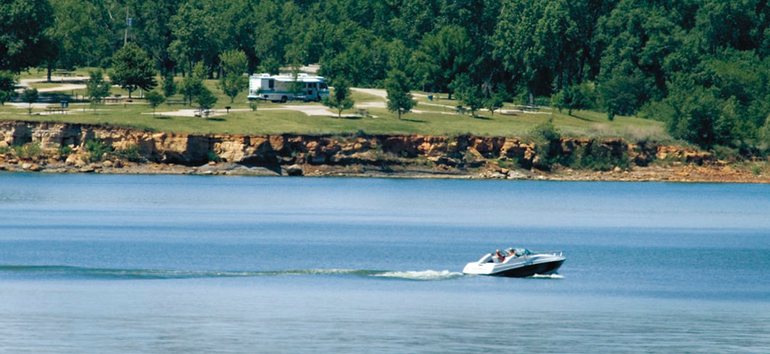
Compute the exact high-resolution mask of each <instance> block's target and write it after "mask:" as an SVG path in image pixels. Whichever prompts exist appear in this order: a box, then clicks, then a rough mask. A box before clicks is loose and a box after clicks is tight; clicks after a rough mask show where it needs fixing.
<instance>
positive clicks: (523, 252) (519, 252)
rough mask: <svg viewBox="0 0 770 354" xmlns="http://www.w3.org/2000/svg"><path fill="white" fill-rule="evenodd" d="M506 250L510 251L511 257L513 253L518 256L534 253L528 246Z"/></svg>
mask: <svg viewBox="0 0 770 354" xmlns="http://www.w3.org/2000/svg"><path fill="white" fill-rule="evenodd" d="M506 251H508V257H510V256H511V255H516V257H521V256H528V255H530V254H532V252H530V251H529V250H528V249H526V248H509V249H507V250H506Z"/></svg>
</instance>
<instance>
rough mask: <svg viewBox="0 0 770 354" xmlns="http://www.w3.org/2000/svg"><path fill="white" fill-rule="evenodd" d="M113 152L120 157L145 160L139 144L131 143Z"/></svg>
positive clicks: (129, 159)
mask: <svg viewBox="0 0 770 354" xmlns="http://www.w3.org/2000/svg"><path fill="white" fill-rule="evenodd" d="M113 154H114V155H115V156H116V157H118V158H121V159H124V160H127V161H131V162H140V161H142V160H144V159H143V158H142V154H141V153H139V146H137V145H131V146H129V147H127V148H125V149H119V150H115V152H114V153H113Z"/></svg>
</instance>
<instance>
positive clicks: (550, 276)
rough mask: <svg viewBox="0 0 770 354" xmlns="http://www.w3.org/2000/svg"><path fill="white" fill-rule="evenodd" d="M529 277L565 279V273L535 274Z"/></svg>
mask: <svg viewBox="0 0 770 354" xmlns="http://www.w3.org/2000/svg"><path fill="white" fill-rule="evenodd" d="M529 278H532V279H564V276H563V275H559V274H535V275H533V276H531V277H529Z"/></svg>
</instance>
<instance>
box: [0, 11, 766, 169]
mask: <svg viewBox="0 0 770 354" xmlns="http://www.w3.org/2000/svg"><path fill="white" fill-rule="evenodd" d="M0 3H2V4H3V6H2V8H1V9H0V33H3V34H4V35H2V36H0V70H5V71H8V72H11V73H17V72H19V71H21V70H25V69H27V68H29V67H47V68H49V69H51V70H53V69H57V68H60V69H67V68H72V67H76V66H100V67H103V68H108V67H111V66H113V65H114V63H113V60H114V55H115V53H117V52H118V51H119V50H120V49H121V48H122V47H123V46H124V42H131V43H135V44H136V45H138V46H139V47H140V48H141V49H143V50H144V51H146V53H148V55H149V57H150V58H151V59H152V61H153V62H154V67H155V70H157V71H159V72H160V73H161V74H162V75H166V73H168V72H177V73H182V74H184V75H185V76H188V75H191V74H193V73H194V72H195V68H196V65H201V66H202V69H200V70H202V71H203V75H205V76H206V77H209V78H212V77H219V76H221V75H223V73H224V72H225V71H226V68H225V65H224V64H225V63H223V60H222V54H223V53H225V52H228V51H233V50H237V51H239V52H242V53H243V54H244V55H245V57H246V61H245V63H246V66H245V71H246V72H248V73H254V72H270V73H276V72H277V71H278V70H279V68H281V67H288V66H292V67H298V66H300V65H303V64H310V63H320V64H321V74H322V75H325V76H327V77H328V78H329V79H330V80H331V83H332V85H333V84H334V81H337V80H345V82H347V83H349V84H350V85H352V86H364V87H386V86H387V85H389V83H390V82H391V81H393V80H388V77H391V78H393V77H397V78H398V79H399V80H404V82H405V84H406V85H407V86H408V88H411V89H419V90H423V91H428V92H442V93H448V94H450V95H452V94H454V95H457V96H458V98H460V99H461V100H462V102H463V103H465V105H466V106H469V107H471V109H475V108H478V107H481V106H483V105H482V103H481V102H484V103H488V104H490V105H492V104H491V103H490V102H498V101H501V100H509V99H511V98H513V99H515V100H516V101H517V102H520V103H523V104H532V103H535V102H542V101H543V100H544V98H546V99H548V100H549V101H550V102H552V103H553V105H554V106H555V107H557V108H562V109H567V110H573V109H595V110H600V111H604V112H606V113H607V117H608V118H609V119H613V118H614V117H615V116H616V115H633V114H635V115H639V116H642V117H646V118H650V119H657V120H661V121H664V122H665V123H666V125H667V127H668V130H669V132H670V133H671V134H672V135H673V136H674V137H676V138H681V139H684V140H687V141H690V142H692V143H694V144H697V145H699V146H701V147H703V148H712V147H714V146H717V145H720V146H729V147H732V148H737V149H740V150H741V152H743V153H744V154H754V153H757V152H758V151H759V150H760V149H762V148H764V147H767V145H768V140H770V121H769V119H768V118H769V117H768V116H769V114H770V59H768V54H770V34H769V33H767V28H768V25H769V24H770V4H768V1H767V0H734V1H723V0H585V1H568V0H543V1H531V0H324V1H318V0H295V1H278V0H0ZM127 18H130V19H131V24H130V26H129V25H128V22H127V20H126V19H127ZM200 70H199V71H200ZM199 74H200V72H199ZM401 74H403V75H401ZM0 81H2V80H0ZM0 84H1V83H0ZM390 85H391V86H392V85H394V84H390ZM492 106H493V107H494V105H492Z"/></svg>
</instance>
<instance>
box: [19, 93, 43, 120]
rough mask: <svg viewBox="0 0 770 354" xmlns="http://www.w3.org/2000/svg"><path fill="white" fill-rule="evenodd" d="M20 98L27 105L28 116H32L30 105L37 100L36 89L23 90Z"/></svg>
mask: <svg viewBox="0 0 770 354" xmlns="http://www.w3.org/2000/svg"><path fill="white" fill-rule="evenodd" d="M21 98H22V99H23V100H24V102H27V103H28V104H29V107H28V108H27V113H28V114H29V115H32V104H33V103H35V102H37V99H38V98H39V96H38V93H37V89H34V88H29V87H28V88H25V89H24V92H22V94H21Z"/></svg>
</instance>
